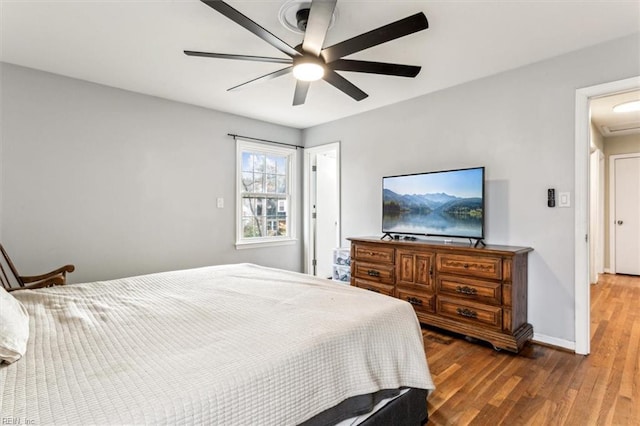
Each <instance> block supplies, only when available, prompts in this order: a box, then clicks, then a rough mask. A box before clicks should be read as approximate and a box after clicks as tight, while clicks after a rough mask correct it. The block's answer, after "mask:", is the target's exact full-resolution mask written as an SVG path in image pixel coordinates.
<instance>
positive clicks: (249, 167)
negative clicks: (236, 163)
mask: <svg viewBox="0 0 640 426" xmlns="http://www.w3.org/2000/svg"><path fill="white" fill-rule="evenodd" d="M242 171H243V172H251V171H253V154H251V153H250V152H243V153H242Z"/></svg>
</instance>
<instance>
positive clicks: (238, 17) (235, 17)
mask: <svg viewBox="0 0 640 426" xmlns="http://www.w3.org/2000/svg"><path fill="white" fill-rule="evenodd" d="M200 1H202V3H204V4H206V5H207V6H209V7H210V8H212V9H214V10H216V11H217V12H220V13H221V14H223V15H224V16H226V17H227V18H229V19H231V20H232V21H233V22H235V23H236V24H238V25H240V26H242V27H244V28H245V29H247V30H249V31H251V32H252V33H253V34H255V35H257V36H258V37H260V38H261V39H263V40H264V41H266V42H267V43H269V44H270V45H272V46H273V47H275V48H276V49H278V50H279V51H281V52H282V53H285V54H287V55H289V56H291V57H292V58H294V57H296V56H300V53H299V52H298V51H297V50H295V49H294V48H293V47H291V46H289V45H288V44H287V43H285V42H284V41H282V40H280V39H279V38H278V37H276V36H274V35H273V34H271V33H270V32H269V31H267V30H265V29H264V28H262V27H261V26H260V25H258V24H256V23H255V22H253V21H252V20H251V19H249V18H247V17H246V16H244V15H243V14H242V13H240V12H238V11H237V10H236V9H234V8H233V7H231V6H229V5H228V4H227V3H225V2H223V1H222V0H200Z"/></svg>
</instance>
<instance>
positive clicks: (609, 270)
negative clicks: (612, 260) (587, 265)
mask: <svg viewBox="0 0 640 426" xmlns="http://www.w3.org/2000/svg"><path fill="white" fill-rule="evenodd" d="M604 273H605V274H611V273H612V272H611V269H609V268H604Z"/></svg>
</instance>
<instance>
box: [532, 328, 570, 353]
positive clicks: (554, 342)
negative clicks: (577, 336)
mask: <svg viewBox="0 0 640 426" xmlns="http://www.w3.org/2000/svg"><path fill="white" fill-rule="evenodd" d="M532 340H533V341H534V342H539V343H544V344H547V345H551V346H557V347H559V348H563V349H568V350H570V351H574V352H575V350H576V342H572V341H569V340H564V339H558V338H557V337H551V336H545V335H544V334H539V333H535V332H534V333H533V339H532Z"/></svg>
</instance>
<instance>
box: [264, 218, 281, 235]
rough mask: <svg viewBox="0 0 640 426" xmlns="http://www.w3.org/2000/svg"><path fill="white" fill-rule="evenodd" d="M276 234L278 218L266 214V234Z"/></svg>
mask: <svg viewBox="0 0 640 426" xmlns="http://www.w3.org/2000/svg"><path fill="white" fill-rule="evenodd" d="M277 235H279V234H278V220H277V219H276V218H275V217H273V216H267V236H269V237H275V236H277Z"/></svg>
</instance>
